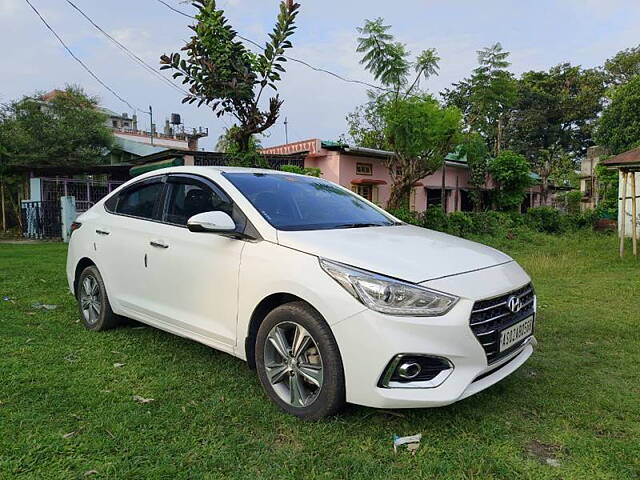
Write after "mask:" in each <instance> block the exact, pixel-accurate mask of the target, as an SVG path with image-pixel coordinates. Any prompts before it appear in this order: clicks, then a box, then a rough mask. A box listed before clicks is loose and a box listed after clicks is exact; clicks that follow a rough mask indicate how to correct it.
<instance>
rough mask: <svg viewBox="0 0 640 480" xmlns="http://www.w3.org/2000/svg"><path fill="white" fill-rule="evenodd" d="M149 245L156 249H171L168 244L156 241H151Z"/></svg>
mask: <svg viewBox="0 0 640 480" xmlns="http://www.w3.org/2000/svg"><path fill="white" fill-rule="evenodd" d="M149 245H151V246H152V247H156V248H169V245H167V244H166V243H162V242H158V241H156V240H151V241H150V242H149Z"/></svg>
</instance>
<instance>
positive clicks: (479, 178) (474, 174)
mask: <svg viewBox="0 0 640 480" xmlns="http://www.w3.org/2000/svg"><path fill="white" fill-rule="evenodd" d="M457 153H458V155H460V156H464V157H466V159H467V165H468V166H469V185H470V186H471V191H470V196H471V201H472V202H473V209H474V210H475V211H480V210H482V187H484V186H485V184H486V182H487V175H488V173H489V160H490V156H489V149H488V148H487V144H486V142H485V141H484V139H483V138H482V136H481V135H480V134H478V133H468V134H466V135H464V136H463V139H462V142H461V143H460V145H459V147H458V151H457Z"/></svg>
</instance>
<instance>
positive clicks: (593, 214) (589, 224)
mask: <svg viewBox="0 0 640 480" xmlns="http://www.w3.org/2000/svg"><path fill="white" fill-rule="evenodd" d="M599 218H600V214H599V213H598V211H597V210H585V211H584V212H578V213H575V214H573V215H567V223H568V225H569V227H570V228H572V229H574V230H579V229H582V228H589V229H593V228H594V227H595V226H596V223H598V219H599Z"/></svg>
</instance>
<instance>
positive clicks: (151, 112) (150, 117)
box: [149, 105, 153, 145]
mask: <svg viewBox="0 0 640 480" xmlns="http://www.w3.org/2000/svg"><path fill="white" fill-rule="evenodd" d="M149 122H150V126H149V135H150V136H151V145H153V108H151V105H149Z"/></svg>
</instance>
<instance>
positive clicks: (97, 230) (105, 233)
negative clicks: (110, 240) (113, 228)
mask: <svg viewBox="0 0 640 480" xmlns="http://www.w3.org/2000/svg"><path fill="white" fill-rule="evenodd" d="M96 233H97V234H98V235H109V234H110V233H111V232H107V231H106V230H100V229H96Z"/></svg>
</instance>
